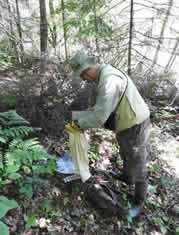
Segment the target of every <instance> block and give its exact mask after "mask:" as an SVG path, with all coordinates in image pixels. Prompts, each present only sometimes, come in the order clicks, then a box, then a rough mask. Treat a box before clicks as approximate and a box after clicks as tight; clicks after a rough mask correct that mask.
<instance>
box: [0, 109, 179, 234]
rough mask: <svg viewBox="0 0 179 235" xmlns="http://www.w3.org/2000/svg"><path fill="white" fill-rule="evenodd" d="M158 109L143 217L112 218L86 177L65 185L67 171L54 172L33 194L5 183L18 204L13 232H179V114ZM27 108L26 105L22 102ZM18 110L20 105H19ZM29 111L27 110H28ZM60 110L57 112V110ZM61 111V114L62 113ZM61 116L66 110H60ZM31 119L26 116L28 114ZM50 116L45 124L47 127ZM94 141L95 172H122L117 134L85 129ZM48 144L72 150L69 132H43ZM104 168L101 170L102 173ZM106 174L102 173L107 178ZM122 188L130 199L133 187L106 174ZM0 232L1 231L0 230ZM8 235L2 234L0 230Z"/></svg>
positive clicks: (59, 151) (60, 151) (9, 218)
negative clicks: (89, 190) (94, 200)
mask: <svg viewBox="0 0 179 235" xmlns="http://www.w3.org/2000/svg"><path fill="white" fill-rule="evenodd" d="M153 107H154V108H155V112H154V113H155V116H154V117H153V118H152V132H151V146H150V151H149V159H148V170H149V188H148V194H147V199H146V200H145V205H144V208H143V210H142V213H141V215H140V216H139V217H138V218H136V219H133V220H131V219H130V218H120V217H117V216H114V217H111V216H110V217H109V216H105V215H104V213H103V212H102V213H101V211H99V210H98V209H96V208H94V207H93V206H92V205H91V204H89V203H88V202H87V201H86V200H85V199H84V197H83V193H82V191H81V185H82V182H81V180H75V181H72V182H69V183H64V181H63V179H64V177H65V175H63V174H60V173H58V172H57V173H55V174H54V175H48V176H46V177H41V178H42V180H43V183H42V184H40V185H39V184H38V185H33V197H32V198H29V197H28V196H27V195H26V196H23V197H22V195H21V194H20V193H19V190H18V188H15V187H14V184H13V183H12V184H11V183H10V184H9V185H6V186H4V188H3V191H2V189H1V194H2V195H3V194H5V195H6V196H7V197H8V198H10V199H15V200H16V201H17V202H18V205H19V206H18V207H17V208H16V209H12V210H10V211H9V212H8V214H7V215H6V216H5V217H4V218H3V222H4V223H6V224H7V225H8V227H9V230H10V233H11V234H12V235H13V234H14V235H55V234H56V235H59V234H64V235H65V234H72V235H79V234H81V235H87V234H99V235H100V234H101V235H104V234H106V235H107V234H109V235H113V234H114V235H118V234H121V235H123V234H131V235H141V234H144V235H145V234H146V235H148V234H151V235H160V234H161V235H163V234H166V235H167V234H168V235H170V234H171V235H172V234H173V235H174V234H179V113H177V112H176V111H175V110H174V109H172V110H169V109H166V110H165V108H164V106H163V107H162V106H160V107H158V106H157V105H156V106H153ZM23 109H25V106H23ZM28 109H29V107H28ZM18 110H19V108H18ZM26 111H27V113H28V112H30V111H29V110H23V112H22V113H25V112H26ZM56 112H58V110H56ZM57 115H58V113H57ZM59 115H61V113H59ZM26 117H27V115H26ZM47 122H48V120H46V123H45V125H47V126H48V123H47ZM86 135H87V137H88V139H89V143H90V150H89V159H90V171H91V172H92V174H93V175H94V176H96V177H97V176H99V174H100V173H99V172H110V171H111V170H114V171H118V170H120V169H121V167H122V161H121V158H120V155H119V153H118V146H117V142H116V139H115V135H114V134H113V133H112V132H110V131H106V130H104V129H100V130H99V129H91V130H86ZM38 137H39V138H40V140H41V142H42V144H43V145H44V147H45V148H46V149H47V150H48V151H49V152H50V153H53V154H55V155H56V156H57V159H58V158H59V157H61V156H63V155H64V153H65V152H66V151H67V150H68V133H67V132H66V131H65V130H64V127H63V130H62V131H61V137H59V136H56V137H54V136H53V137H52V136H51V135H48V134H46V133H45V134H44V132H42V135H41V134H40V133H39V134H38ZM98 171H99V172H98ZM102 177H103V176H102ZM105 180H106V181H108V182H109V184H113V185H114V186H115V189H117V191H118V192H119V194H118V196H119V197H123V198H125V200H128V199H127V198H128V197H127V195H128V194H131V193H133V191H134V188H133V186H130V187H129V186H127V185H126V184H124V183H122V182H120V181H118V180H115V179H112V178H105ZM0 234H1V233H0ZM1 235H3V234H1Z"/></svg>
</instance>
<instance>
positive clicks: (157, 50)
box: [151, 0, 173, 68]
mask: <svg viewBox="0 0 179 235" xmlns="http://www.w3.org/2000/svg"><path fill="white" fill-rule="evenodd" d="M172 6H173V0H169V5H168V9H167V14H166V16H165V19H164V21H163V25H162V29H161V32H160V39H159V42H158V46H157V48H156V51H155V55H154V59H153V63H152V66H151V67H152V68H153V67H154V66H155V64H156V63H157V60H158V55H159V52H160V48H161V45H162V43H163V38H164V33H165V28H166V25H167V23H168V18H169V15H170V12H171V8H172Z"/></svg>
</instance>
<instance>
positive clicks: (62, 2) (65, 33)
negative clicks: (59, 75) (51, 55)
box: [61, 0, 68, 60]
mask: <svg viewBox="0 0 179 235" xmlns="http://www.w3.org/2000/svg"><path fill="white" fill-rule="evenodd" d="M61 5H62V23H63V37H64V44H65V60H68V51H67V30H66V27H65V4H64V1H63V0H61Z"/></svg>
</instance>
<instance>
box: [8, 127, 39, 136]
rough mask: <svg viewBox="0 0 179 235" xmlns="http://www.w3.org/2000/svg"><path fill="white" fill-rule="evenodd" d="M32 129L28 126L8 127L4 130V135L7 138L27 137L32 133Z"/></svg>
mask: <svg viewBox="0 0 179 235" xmlns="http://www.w3.org/2000/svg"><path fill="white" fill-rule="evenodd" d="M33 131H34V128H32V127H29V126H16V127H10V128H7V129H5V130H4V135H5V136H8V137H13V138H15V137H24V136H27V135H28V134H29V133H30V132H33Z"/></svg>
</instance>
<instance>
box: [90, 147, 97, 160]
mask: <svg viewBox="0 0 179 235" xmlns="http://www.w3.org/2000/svg"><path fill="white" fill-rule="evenodd" d="M89 159H90V161H91V162H95V161H97V160H98V159H99V152H98V150H97V149H96V147H92V148H90V150H89Z"/></svg>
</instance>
